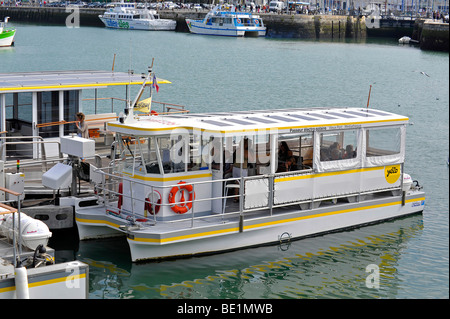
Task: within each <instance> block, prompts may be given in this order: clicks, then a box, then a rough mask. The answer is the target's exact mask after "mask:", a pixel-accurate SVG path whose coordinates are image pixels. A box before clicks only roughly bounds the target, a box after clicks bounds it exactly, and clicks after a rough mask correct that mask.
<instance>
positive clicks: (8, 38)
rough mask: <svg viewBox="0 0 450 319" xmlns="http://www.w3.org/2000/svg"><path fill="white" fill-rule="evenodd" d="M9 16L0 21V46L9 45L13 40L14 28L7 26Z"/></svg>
mask: <svg viewBox="0 0 450 319" xmlns="http://www.w3.org/2000/svg"><path fill="white" fill-rule="evenodd" d="M8 20H9V17H5V20H4V21H3V22H0V47H9V46H11V45H12V44H13V42H14V36H15V35H16V29H14V28H7V27H6V24H7V23H8Z"/></svg>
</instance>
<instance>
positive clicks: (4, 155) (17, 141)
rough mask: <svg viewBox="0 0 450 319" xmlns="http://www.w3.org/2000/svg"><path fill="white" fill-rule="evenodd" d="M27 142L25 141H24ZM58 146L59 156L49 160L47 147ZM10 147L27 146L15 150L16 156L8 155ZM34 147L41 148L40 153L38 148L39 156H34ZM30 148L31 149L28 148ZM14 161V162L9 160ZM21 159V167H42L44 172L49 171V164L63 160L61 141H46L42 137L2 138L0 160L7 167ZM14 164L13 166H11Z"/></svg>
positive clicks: (0, 137) (0, 139)
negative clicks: (50, 145) (49, 145)
mask: <svg viewBox="0 0 450 319" xmlns="http://www.w3.org/2000/svg"><path fill="white" fill-rule="evenodd" d="M24 140H25V141H24ZM48 144H56V147H57V150H58V152H57V154H59V156H58V157H57V158H56V159H55V158H51V159H48V158H47V155H46V150H45V145H48ZM8 145H14V146H17V145H22V146H25V147H24V149H20V148H19V149H17V147H16V148H15V149H14V154H8V151H9V150H8ZM33 145H38V146H40V151H39V148H38V154H36V156H33V154H31V155H30V154H29V153H30V152H31V153H33ZM27 146H30V147H27ZM9 159H12V160H9ZM17 159H19V160H20V164H21V166H30V165H41V166H42V170H43V171H47V169H48V167H47V163H48V162H55V160H56V161H60V160H63V156H62V153H61V145H60V142H59V141H56V140H45V139H44V138H43V137H41V136H0V160H2V161H4V162H5V167H8V165H10V166H11V165H13V164H14V165H15V163H13V161H15V160H17ZM11 163H13V164H11Z"/></svg>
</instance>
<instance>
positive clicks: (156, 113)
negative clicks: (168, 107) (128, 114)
mask: <svg viewBox="0 0 450 319" xmlns="http://www.w3.org/2000/svg"><path fill="white" fill-rule="evenodd" d="M150 114H151V115H158V112H156V111H155V110H151V111H150Z"/></svg>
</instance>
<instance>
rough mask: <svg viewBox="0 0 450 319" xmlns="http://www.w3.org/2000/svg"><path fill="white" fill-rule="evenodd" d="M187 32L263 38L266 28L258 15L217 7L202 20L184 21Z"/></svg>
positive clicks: (233, 8)
mask: <svg viewBox="0 0 450 319" xmlns="http://www.w3.org/2000/svg"><path fill="white" fill-rule="evenodd" d="M186 23H187V25H188V28H189V31H190V32H191V33H195V34H205V35H220V36H230V37H242V36H254V37H264V36H265V35H266V27H265V26H264V23H263V20H262V18H261V17H260V16H259V15H255V14H253V13H251V12H236V7H235V6H231V7H230V9H229V10H227V9H226V8H225V7H224V6H222V5H221V4H219V5H217V6H216V7H214V9H212V10H211V11H210V12H208V14H207V15H206V16H205V18H204V19H203V20H193V19H186Z"/></svg>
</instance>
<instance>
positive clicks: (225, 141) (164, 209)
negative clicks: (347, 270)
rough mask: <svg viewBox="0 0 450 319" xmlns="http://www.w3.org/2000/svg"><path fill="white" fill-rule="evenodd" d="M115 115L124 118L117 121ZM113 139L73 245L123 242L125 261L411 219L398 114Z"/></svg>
mask: <svg viewBox="0 0 450 319" xmlns="http://www.w3.org/2000/svg"><path fill="white" fill-rule="evenodd" d="M124 114H127V115H124ZM124 114H122V115H121V116H120V117H119V119H118V120H117V121H113V122H109V123H108V124H107V130H109V131H110V132H113V134H115V144H114V145H113V146H114V151H113V152H112V154H115V155H113V156H112V162H111V166H109V167H107V168H100V169H97V170H96V173H98V174H99V177H98V178H96V180H97V181H98V182H97V183H96V184H95V188H96V190H97V194H98V195H97V196H98V198H97V200H96V201H95V203H93V204H92V199H91V204H89V202H88V201H86V202H83V199H80V201H79V203H78V204H76V205H75V221H76V224H77V227H78V233H79V237H80V240H85V239H95V238H103V237H109V236H116V235H126V238H127V240H128V244H129V246H130V250H131V258H132V260H133V261H134V262H135V261H140V260H147V259H160V258H172V257H178V256H193V255H198V254H210V253H217V252H223V251H228V250H234V249H241V248H245V247H250V246H256V245H264V244H270V243H275V244H277V243H286V242H289V241H290V240H293V239H300V238H303V237H308V236H314V235H319V234H323V233H327V232H334V231H338V230H342V229H347V228H353V227H359V226H362V225H367V224H372V223H376V222H381V221H384V220H389V219H392V218H396V217H401V216H405V215H409V214H415V213H420V212H422V211H423V209H424V205H425V193H424V192H423V191H422V190H421V188H422V187H421V186H420V185H419V183H418V182H417V181H414V182H413V181H412V180H411V177H410V176H409V175H407V174H406V173H405V172H404V162H405V148H406V126H407V123H408V118H407V117H405V116H401V115H397V114H393V113H390V112H386V111H381V110H374V109H365V108H321V109H320V108H313V109H303V108H292V109H278V110H261V111H254V110H246V111H240V112H233V113H227V112H215V113H205V114H190V113H184V114H165V115H161V114H159V115H156V114H153V115H147V116H135V115H134V112H133V109H132V108H128V109H127V110H126V112H124Z"/></svg>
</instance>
